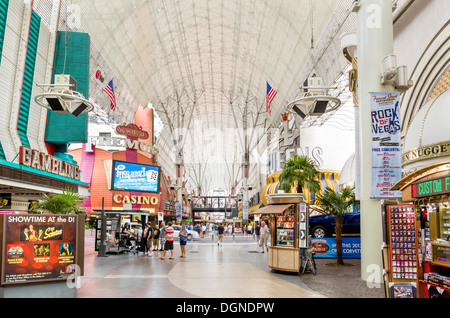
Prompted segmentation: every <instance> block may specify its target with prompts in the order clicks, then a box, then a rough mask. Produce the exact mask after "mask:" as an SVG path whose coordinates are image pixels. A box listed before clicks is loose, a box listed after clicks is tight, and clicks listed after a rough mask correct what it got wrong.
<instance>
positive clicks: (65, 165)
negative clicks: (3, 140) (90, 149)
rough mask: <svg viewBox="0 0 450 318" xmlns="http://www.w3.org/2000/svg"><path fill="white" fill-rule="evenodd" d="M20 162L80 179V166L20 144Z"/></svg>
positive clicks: (27, 165)
mask: <svg viewBox="0 0 450 318" xmlns="http://www.w3.org/2000/svg"><path fill="white" fill-rule="evenodd" d="M19 164H21V165H24V166H26V167H31V168H34V169H38V170H41V171H45V172H49V173H53V174H56V175H59V176H62V177H66V178H70V179H74V180H80V167H78V166H77V165H74V164H71V163H69V162H66V161H62V160H61V159H59V158H56V157H53V156H51V155H47V154H45V153H43V152H40V151H38V150H35V149H31V148H29V147H25V146H20V152H19Z"/></svg>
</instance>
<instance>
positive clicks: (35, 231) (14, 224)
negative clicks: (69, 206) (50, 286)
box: [1, 214, 77, 285]
mask: <svg viewBox="0 0 450 318" xmlns="http://www.w3.org/2000/svg"><path fill="white" fill-rule="evenodd" d="M3 235H4V236H3V254H2V255H3V259H2V261H3V264H2V273H1V284H2V285H7V284H20V283H31V282H43V281H55V280H66V279H67V278H68V277H69V275H71V274H72V272H73V270H74V264H76V248H77V216H76V215H52V214H49V215H44V214H43V215H41V214H39V215H38V214H36V215H34V214H27V215H6V216H5V219H4V228H3Z"/></svg>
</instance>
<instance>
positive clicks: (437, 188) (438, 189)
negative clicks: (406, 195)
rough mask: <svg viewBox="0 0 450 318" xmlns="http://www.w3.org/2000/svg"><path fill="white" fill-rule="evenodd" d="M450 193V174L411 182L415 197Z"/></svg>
mask: <svg viewBox="0 0 450 318" xmlns="http://www.w3.org/2000/svg"><path fill="white" fill-rule="evenodd" d="M444 193H450V176H449V177H441V178H437V179H432V180H427V181H422V182H416V183H413V184H411V194H412V197H413V198H420V197H427V196H432V195H439V194H444Z"/></svg>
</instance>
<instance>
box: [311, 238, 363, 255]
mask: <svg viewBox="0 0 450 318" xmlns="http://www.w3.org/2000/svg"><path fill="white" fill-rule="evenodd" d="M311 243H312V246H313V248H314V252H315V253H316V255H314V257H316V258H336V257H337V255H336V241H335V240H334V238H333V237H325V238H312V239H311ZM342 257H343V258H361V238H360V237H343V238H342Z"/></svg>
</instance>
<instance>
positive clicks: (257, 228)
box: [255, 224, 261, 244]
mask: <svg viewBox="0 0 450 318" xmlns="http://www.w3.org/2000/svg"><path fill="white" fill-rule="evenodd" d="M260 236H261V225H259V224H256V225H255V238H256V243H257V244H259V239H260Z"/></svg>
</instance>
